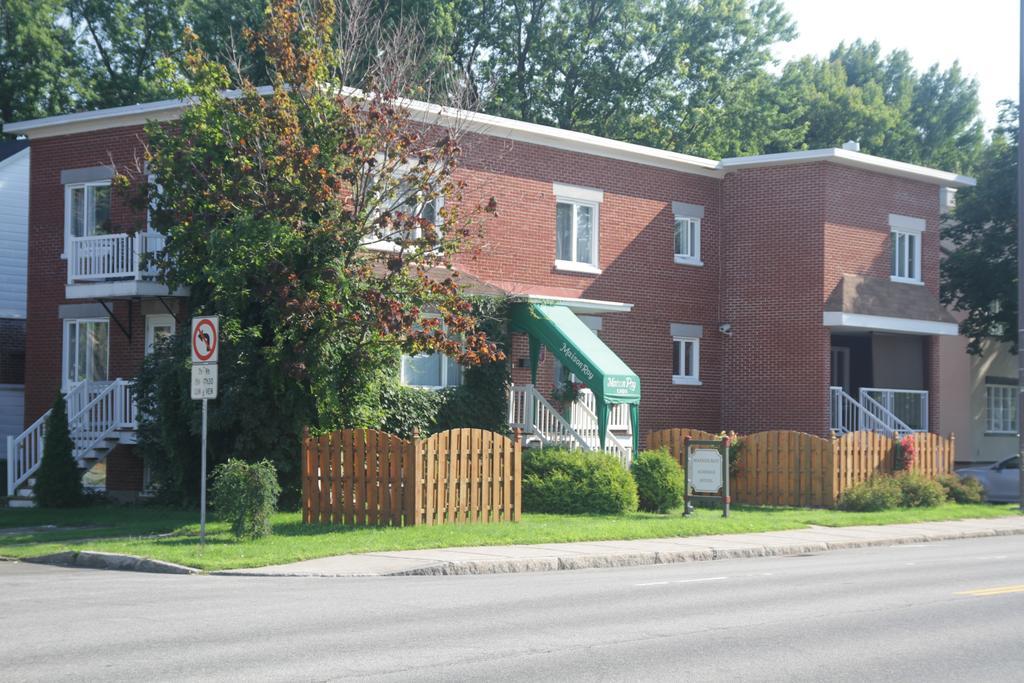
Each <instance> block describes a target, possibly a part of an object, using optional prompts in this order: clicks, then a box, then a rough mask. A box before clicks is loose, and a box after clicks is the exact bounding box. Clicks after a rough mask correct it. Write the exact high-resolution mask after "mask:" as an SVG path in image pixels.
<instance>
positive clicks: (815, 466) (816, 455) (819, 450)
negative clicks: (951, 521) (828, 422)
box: [647, 429, 956, 507]
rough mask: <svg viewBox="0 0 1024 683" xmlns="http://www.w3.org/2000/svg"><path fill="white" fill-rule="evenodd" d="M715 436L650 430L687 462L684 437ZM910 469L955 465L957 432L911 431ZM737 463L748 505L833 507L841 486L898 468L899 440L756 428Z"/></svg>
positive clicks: (739, 490)
mask: <svg viewBox="0 0 1024 683" xmlns="http://www.w3.org/2000/svg"><path fill="white" fill-rule="evenodd" d="M687 437H689V438H692V439H714V438H717V437H716V435H713V434H710V433H708V432H703V431H700V430H694V429H664V430H661V431H659V432H653V433H651V434H648V437H647V444H648V448H667V449H668V450H669V452H670V453H671V454H672V457H673V458H675V460H676V461H677V462H678V463H679V464H680V466H683V463H684V461H685V457H686V455H685V453H686V448H685V441H686V438H687ZM912 438H913V440H914V444H915V447H916V448H915V450H916V456H915V459H914V464H913V466H912V468H911V469H912V470H913V471H915V472H920V473H921V474H924V475H926V476H929V477H935V476H937V475H939V474H945V473H948V472H951V471H952V470H953V460H954V458H955V453H956V443H955V438H954V437H952V436H951V437H949V438H948V439H946V438H943V437H941V436H939V435H937V434H927V433H919V434H915V435H913V437H912ZM739 441H740V455H739V461H738V467H737V468H736V471H734V472H733V474H732V477H731V479H730V489H731V490H730V494H731V496H732V499H733V501H734V502H737V503H746V504H749V505H786V506H798V507H832V506H834V505H835V504H836V502H837V501H838V500H839V497H840V496H842V494H843V492H845V491H846V490H847V489H849V488H850V487H852V486H855V485H857V484H859V483H861V482H862V481H865V480H866V479H868V478H870V477H872V476H874V475H878V474H891V473H892V472H893V471H894V467H893V465H894V459H895V454H894V451H895V445H896V442H895V441H894V440H893V439H890V438H889V437H887V436H883V435H881V434H876V433H874V432H853V433H850V434H846V435H844V436H842V437H839V438H834V439H823V438H821V437H817V436H813V435H811V434H804V433H802V432H788V431H773V432H758V433H757V434H750V435H748V436H742V437H739Z"/></svg>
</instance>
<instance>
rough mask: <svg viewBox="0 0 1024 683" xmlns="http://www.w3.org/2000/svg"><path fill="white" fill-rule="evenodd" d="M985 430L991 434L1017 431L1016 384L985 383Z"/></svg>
mask: <svg viewBox="0 0 1024 683" xmlns="http://www.w3.org/2000/svg"><path fill="white" fill-rule="evenodd" d="M985 431H986V432H988V433H990V434H1016V433H1017V387H1016V386H1014V385H1012V384H987V385H985Z"/></svg>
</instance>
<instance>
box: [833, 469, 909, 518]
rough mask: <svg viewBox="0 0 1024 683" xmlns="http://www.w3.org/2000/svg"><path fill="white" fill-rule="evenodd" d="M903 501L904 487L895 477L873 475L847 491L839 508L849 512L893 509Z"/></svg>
mask: <svg viewBox="0 0 1024 683" xmlns="http://www.w3.org/2000/svg"><path fill="white" fill-rule="evenodd" d="M902 502H903V489H902V488H901V487H900V483H899V482H898V481H896V479H895V478H893V477H871V478H870V479H868V480H867V481H863V482H861V483H859V484H857V485H856V486H854V487H852V488H851V489H849V490H848V491H846V492H845V493H844V494H843V496H842V498H841V499H840V500H839V509H840V510H847V511H849V512H877V511H878V510H891V509H893V508H897V507H899V506H900V504H901V503H902Z"/></svg>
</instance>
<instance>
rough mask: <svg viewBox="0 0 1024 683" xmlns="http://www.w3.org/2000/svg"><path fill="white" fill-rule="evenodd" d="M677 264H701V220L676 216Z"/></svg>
mask: <svg viewBox="0 0 1024 683" xmlns="http://www.w3.org/2000/svg"><path fill="white" fill-rule="evenodd" d="M675 244H676V248H675V260H676V263H694V264H696V263H700V219H699V218H688V217H685V216H676V231H675Z"/></svg>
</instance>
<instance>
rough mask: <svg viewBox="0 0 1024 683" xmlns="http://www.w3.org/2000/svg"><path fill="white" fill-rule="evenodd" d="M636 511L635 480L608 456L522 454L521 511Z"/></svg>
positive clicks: (562, 452) (563, 452)
mask: <svg viewBox="0 0 1024 683" xmlns="http://www.w3.org/2000/svg"><path fill="white" fill-rule="evenodd" d="M636 508H637V492H636V481H635V480H634V479H633V477H632V476H630V474H629V472H627V471H626V470H625V469H623V468H622V465H621V464H619V461H618V459H616V458H615V457H614V456H612V455H609V454H607V453H593V452H584V451H566V450H561V449H553V448H543V449H530V450H526V451H524V452H523V511H525V512H550V513H556V514H620V513H624V512H635V511H636Z"/></svg>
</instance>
